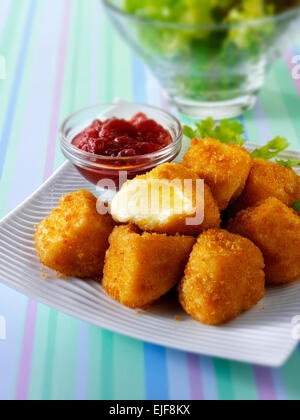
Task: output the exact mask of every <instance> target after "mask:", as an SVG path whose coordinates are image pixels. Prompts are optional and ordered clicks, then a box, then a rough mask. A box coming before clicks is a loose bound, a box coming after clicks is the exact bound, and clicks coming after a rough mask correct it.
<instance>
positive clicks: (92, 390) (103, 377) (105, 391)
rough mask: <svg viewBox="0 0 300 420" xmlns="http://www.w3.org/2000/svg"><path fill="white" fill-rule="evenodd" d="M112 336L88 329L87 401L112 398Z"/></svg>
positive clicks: (102, 331)
mask: <svg viewBox="0 0 300 420" xmlns="http://www.w3.org/2000/svg"><path fill="white" fill-rule="evenodd" d="M113 359H114V334H113V333H111V332H109V331H105V330H101V329H100V328H98V327H94V326H90V328H89V361H88V400H112V399H113V398H114V377H113Z"/></svg>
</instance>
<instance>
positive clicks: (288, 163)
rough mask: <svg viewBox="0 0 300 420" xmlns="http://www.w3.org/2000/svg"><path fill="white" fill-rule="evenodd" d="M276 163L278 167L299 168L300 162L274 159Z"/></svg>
mask: <svg viewBox="0 0 300 420" xmlns="http://www.w3.org/2000/svg"><path fill="white" fill-rule="evenodd" d="M276 163H278V165H281V166H284V167H286V168H300V160H291V159H287V160H279V159H276Z"/></svg>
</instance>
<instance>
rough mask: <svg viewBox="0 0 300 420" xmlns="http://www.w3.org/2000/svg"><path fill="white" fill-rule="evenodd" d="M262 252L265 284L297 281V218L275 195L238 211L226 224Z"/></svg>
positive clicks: (299, 222)
mask: <svg viewBox="0 0 300 420" xmlns="http://www.w3.org/2000/svg"><path fill="white" fill-rule="evenodd" d="M228 229H229V230H230V231H231V232H235V233H239V234H240V235H242V236H244V237H246V238H249V239H250V240H251V241H253V242H254V243H255V244H256V245H257V246H258V247H259V248H260V249H261V250H262V252H263V254H264V258H265V264H266V268H265V272H266V282H267V284H275V285H276V284H286V283H291V282H293V281H295V280H300V218H299V216H298V215H297V213H296V212H294V210H293V209H291V208H289V207H287V206H286V205H285V204H283V203H282V202H281V201H279V200H278V199H277V198H273V197H271V198H268V199H267V200H265V201H264V202H262V203H261V204H258V205H256V206H255V207H252V208H249V209H247V210H243V211H241V212H240V213H239V214H238V215H237V217H236V218H235V219H234V220H231V221H230V223H229V226H228Z"/></svg>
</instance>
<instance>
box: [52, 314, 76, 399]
mask: <svg viewBox="0 0 300 420" xmlns="http://www.w3.org/2000/svg"><path fill="white" fill-rule="evenodd" d="M56 313H57V312H56ZM78 337H79V322H78V320H77V319H74V318H72V317H70V316H67V315H64V314H61V313H57V325H56V331H55V348H54V356H53V372H52V378H53V381H52V387H51V399H52V400H74V399H75V398H76V378H77V357H78ZM45 380H47V375H45Z"/></svg>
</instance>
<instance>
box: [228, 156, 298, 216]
mask: <svg viewBox="0 0 300 420" xmlns="http://www.w3.org/2000/svg"><path fill="white" fill-rule="evenodd" d="M270 197H275V198H277V199H278V200H280V201H282V202H283V203H284V204H286V205H287V206H288V207H291V206H292V205H293V204H294V203H295V202H297V201H299V200H300V177H299V176H298V175H297V174H296V173H295V172H294V171H293V169H291V168H286V167H284V166H281V165H278V164H276V163H273V162H270V161H267V160H264V159H254V160H253V167H252V169H251V171H250V175H249V178H248V180H247V182H246V186H245V189H244V191H243V193H242V195H241V196H240V198H239V199H238V201H237V202H236V204H235V205H234V206H233V210H234V212H235V214H236V213H237V212H239V211H241V210H244V209H247V208H248V207H253V206H255V205H256V204H257V203H259V202H261V201H263V200H266V199H267V198H270Z"/></svg>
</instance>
